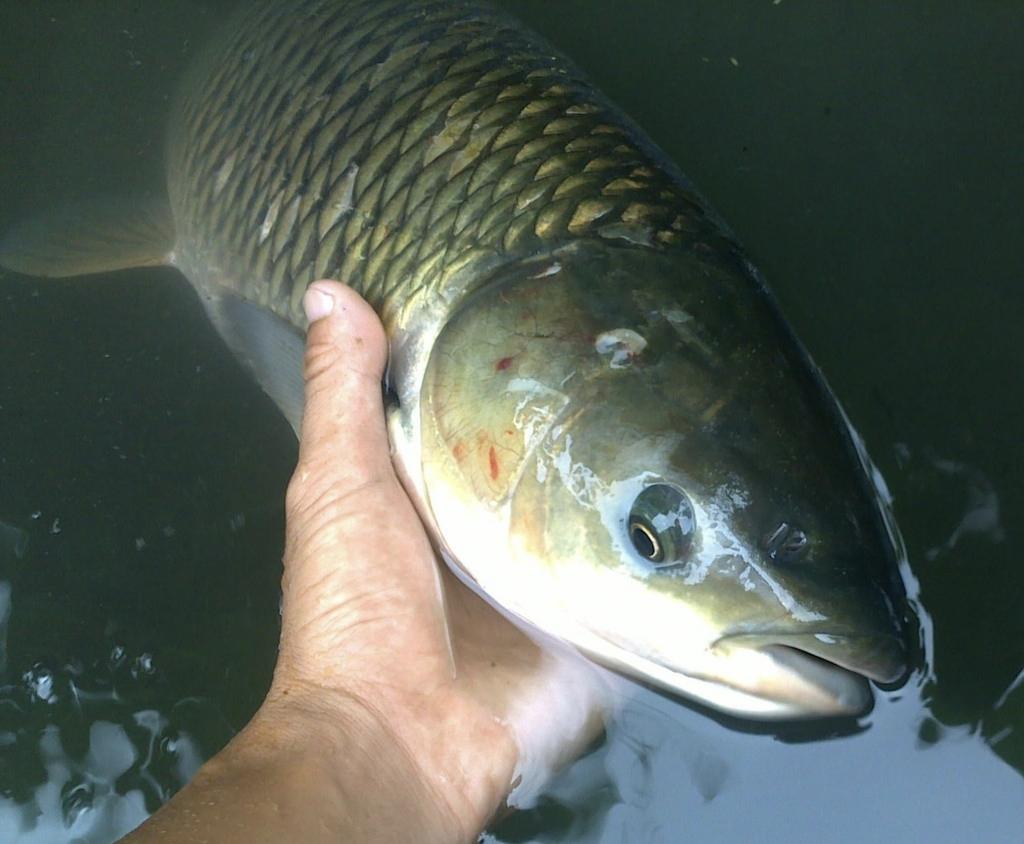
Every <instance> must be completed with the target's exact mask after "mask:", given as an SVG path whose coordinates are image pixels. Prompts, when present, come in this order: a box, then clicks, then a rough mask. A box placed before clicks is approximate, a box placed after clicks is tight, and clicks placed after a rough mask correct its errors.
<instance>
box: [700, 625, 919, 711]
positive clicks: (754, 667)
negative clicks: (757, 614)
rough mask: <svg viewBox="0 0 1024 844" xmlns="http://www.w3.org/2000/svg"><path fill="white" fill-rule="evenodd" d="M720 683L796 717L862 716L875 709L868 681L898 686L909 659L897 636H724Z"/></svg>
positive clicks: (719, 646)
mask: <svg viewBox="0 0 1024 844" xmlns="http://www.w3.org/2000/svg"><path fill="white" fill-rule="evenodd" d="M711 650H712V652H713V653H714V654H715V656H716V657H717V658H719V659H720V660H722V661H723V663H724V664H723V665H722V669H723V671H722V674H720V676H719V681H720V682H725V683H727V684H728V685H730V686H732V687H733V688H735V689H737V690H738V691H741V692H743V693H746V694H749V695H753V696H755V697H758V698H761V699H763V700H765V701H772V702H773V703H775V704H776V705H777V706H778V707H779V711H780V714H783V713H788V714H789V715H790V716H796V717H812V718H813V717H831V716H858V715H862V714H864V713H865V712H867V710H869V709H870V708H871V705H872V702H873V695H872V692H871V688H870V686H869V684H868V680H874V681H876V682H879V683H894V682H896V681H898V680H900V679H901V678H902V677H903V676H904V675H905V673H906V670H907V668H906V656H905V653H904V649H903V645H902V643H901V642H900V640H899V639H898V638H897V637H895V636H892V635H888V634H881V635H864V634H847V633H834V632H824V631H819V632H801V633H792V632H788V631H779V632H772V631H763V632H757V633H750V632H745V633H738V634H732V635H727V636H723V637H722V638H721V639H719V640H718V641H717V642H715V644H714V645H713V646H712V648H711Z"/></svg>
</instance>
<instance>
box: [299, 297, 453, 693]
mask: <svg viewBox="0 0 1024 844" xmlns="http://www.w3.org/2000/svg"><path fill="white" fill-rule="evenodd" d="M303 305H304V307H305V309H306V314H307V317H308V318H309V320H310V326H309V332H308V335H307V338H306V358H305V381H306V407H305V411H304V414H303V420H302V430H301V432H300V439H301V443H300V446H299V461H298V465H297V466H296V468H295V473H294V474H293V476H292V480H291V483H290V484H289V485H288V493H287V499H286V519H285V522H286V541H285V559H284V578H283V581H282V587H283V597H282V631H281V661H279V666H280V665H281V664H282V661H283V662H284V663H285V668H284V669H283V671H284V673H287V671H289V670H290V671H293V672H295V671H298V672H300V673H302V674H305V675H308V676H312V677H320V678H321V679H322V678H323V676H324V672H325V671H326V670H328V669H326V668H325V666H329V665H331V664H332V663H333V662H335V661H337V659H338V655H339V654H344V655H345V670H346V671H347V672H349V674H350V675H362V676H363V677H364V678H366V677H369V676H371V675H373V674H374V672H378V671H380V670H381V667H382V666H385V667H386V666H387V665H388V664H389V662H388V661H387V660H384V659H379V658H378V656H379V655H378V654H377V652H376V651H377V649H379V648H381V647H382V646H385V645H386V646H388V647H397V648H399V650H401V651H402V652H403V653H406V654H413V653H414V654H417V655H421V654H424V653H425V655H426V656H429V657H430V658H429V659H421V660H420V664H421V667H422V668H423V670H424V671H429V672H433V673H434V674H435V675H439V674H440V672H441V669H442V667H444V666H447V665H448V663H449V662H450V659H451V657H450V652H449V646H448V644H447V642H448V640H447V629H446V627H445V624H444V614H443V606H442V604H441V601H440V594H441V589H440V584H439V581H438V574H437V570H436V568H435V565H434V557H433V553H432V550H431V547H430V543H429V541H428V539H427V536H426V534H425V533H424V531H423V528H422V526H421V524H420V522H419V520H418V518H417V515H416V512H415V510H414V509H413V506H412V504H411V502H410V501H409V499H408V497H407V496H406V495H405V493H404V491H403V489H402V487H401V484H400V483H399V481H398V477H397V475H396V474H395V472H394V469H393V467H392V464H391V453H390V450H389V447H388V436H387V429H386V427H385V420H384V401H383V395H382V391H381V378H382V376H383V374H384V365H385V363H386V360H387V339H386V336H385V334H384V328H383V326H382V325H381V323H380V320H379V319H378V318H377V315H376V314H375V313H374V311H373V309H372V308H371V307H370V306H369V305H368V304H367V303H366V302H365V301H364V300H363V299H362V297H360V296H359V294H357V293H356V292H355V291H354V290H352V289H351V288H349V287H347V286H345V285H343V284H340V283H338V282H334V281H317V282H314V283H313V284H311V285H310V287H309V289H308V290H307V292H306V295H305V298H304V299H303ZM353 634H355V636H356V637H358V636H365V637H366V638H367V641H360V642H358V643H357V642H356V641H354V640H353V638H352V637H353ZM360 660H361V661H360ZM360 666H361V667H360Z"/></svg>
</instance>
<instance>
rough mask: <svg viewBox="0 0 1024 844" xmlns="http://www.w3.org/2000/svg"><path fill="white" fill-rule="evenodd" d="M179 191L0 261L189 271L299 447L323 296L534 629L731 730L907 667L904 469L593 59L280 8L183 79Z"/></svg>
mask: <svg viewBox="0 0 1024 844" xmlns="http://www.w3.org/2000/svg"><path fill="white" fill-rule="evenodd" d="M168 127H169V128H168V132H167V147H166V162H167V168H166V175H167V178H166V188H167V190H166V195H165V196H164V195H161V196H155V197H154V196H138V197H107V198H104V199H99V200H95V201H85V202H82V203H78V204H73V205H70V206H68V207H66V208H64V209H62V210H59V211H56V212H53V213H51V214H48V215H43V216H42V217H39V218H37V219H34V220H29V221H27V222H25V223H23V224H20V225H18V226H16V227H15V228H14V229H12V230H11V231H10V232H9V233H8V234H7V235H6V236H5V237H4V239H3V240H2V242H0V264H2V265H3V266H4V267H6V268H8V269H10V270H13V271H18V272H23V273H28V274H32V275H36V276H48V277H67V276H75V275H82V274H89V273H97V272H107V271H113V270H117V269H123V268H128V267H140V266H157V265H169V266H173V267H176V268H177V269H178V270H180V271H181V273H182V274H183V275H184V276H185V278H187V280H188V281H189V282H190V283H191V285H192V286H193V287H194V288H195V290H196V292H197V293H198V296H199V298H200V300H201V301H202V303H203V306H204V307H205V310H206V313H207V314H208V316H209V318H210V319H211V321H212V323H213V324H214V326H216V328H217V330H218V331H219V333H220V334H221V336H222V337H223V338H224V340H225V342H226V344H227V346H228V347H229V348H230V349H231V350H232V351H233V352H234V353H235V354H236V355H237V356H238V357H239V359H241V360H242V361H243V363H244V364H245V365H246V366H247V368H248V369H249V370H250V372H251V373H252V374H253V376H254V377H255V378H256V380H257V381H258V382H259V384H260V385H261V386H262V388H263V389H264V390H265V391H266V392H267V394H268V395H269V396H270V397H271V398H272V399H273V400H274V402H275V403H276V404H277V406H278V407H279V408H280V410H281V411H282V413H283V414H284V415H285V417H286V418H287V419H288V420H289V422H290V423H291V425H292V426H293V428H294V429H295V431H296V432H298V431H299V426H300V423H301V415H302V401H303V398H302V396H303V391H302V366H301V361H302V356H303V346H304V331H305V329H306V327H307V326H306V322H305V317H304V315H303V313H302V307H301V302H302V297H303V294H304V292H305V290H306V288H307V286H308V285H309V284H310V283H311V282H313V281H314V280H316V279H319V278H324V277H329V278H338V279H342V280H344V281H345V282H346V283H348V284H349V285H351V286H352V287H353V288H355V289H356V290H357V291H358V292H359V293H361V294H362V295H363V296H364V297H365V298H366V299H367V300H368V301H369V302H370V304H371V305H372V306H373V307H374V308H375V310H376V311H377V313H378V314H379V316H380V317H381V320H382V322H383V324H384V326H385V329H386V331H387V335H388V338H389V342H390V355H389V362H388V372H387V389H388V396H389V403H388V411H387V418H388V430H389V436H390V439H391V443H392V449H393V454H394V462H395V466H396V470H397V472H398V474H399V476H400V478H401V480H402V482H403V484H404V485H405V487H406V489H407V491H408V493H409V495H410V497H411V498H412V499H413V501H414V503H415V504H416V506H417V507H418V509H419V511H420V513H421V515H422V516H423V519H424V521H425V523H426V524H427V526H428V528H429V530H430V531H431V533H432V535H433V538H434V540H435V542H436V545H437V547H438V549H439V552H440V553H441V555H442V556H443V558H444V559H445V561H446V562H447V563H448V565H449V566H450V567H451V569H452V570H453V571H454V572H455V574H456V575H457V576H458V577H459V578H460V579H461V580H462V581H463V582H465V583H466V584H468V585H469V586H470V587H471V588H472V589H473V590H474V591H476V592H477V593H478V594H480V595H482V596H483V597H484V598H486V600H487V601H488V602H490V603H491V605H492V606H494V607H495V608H496V609H498V610H499V611H500V612H502V613H503V614H505V615H506V616H507V617H509V618H511V619H512V620H514V621H515V622H516V623H517V624H518V625H520V626H521V627H522V628H523V629H525V630H527V631H536V632H537V633H538V634H539V635H540V636H542V637H550V638H552V639H553V640H555V641H558V642H563V643H567V644H568V645H570V646H571V647H572V648H574V649H576V650H578V651H579V652H580V653H582V654H583V655H584V656H586V657H588V658H589V659H591V660H593V661H594V662H596V663H598V664H600V665H602V666H605V667H607V668H610V669H612V670H613V671H616V672H618V673H621V674H624V675H626V676H628V677H632V678H634V679H636V680H638V681H640V682H643V683H646V684H649V685H651V686H654V687H655V688H658V689H660V690H663V691H667V692H668V693H670V694H672V695H676V696H679V697H681V698H684V699H688V700H691V701H693V702H696V703H697V704H698V705H701V706H704V707H709V708H710V709H712V710H715V711H720V712H724V713H728V714H731V715H734V716H739V717H742V718H749V719H757V720H769V721H770V720H776V719H803V718H818V717H830V716H856V715H859V714H861V713H863V712H865V711H866V710H867V709H869V708H870V706H871V704H872V700H873V694H872V690H871V682H872V681H873V682H875V683H877V684H895V683H898V682H899V681H900V680H901V679H903V678H904V677H905V676H906V673H907V671H908V659H909V657H908V652H909V651H908V641H907V615H906V613H907V610H906V604H905V593H904V590H903V585H902V583H901V581H900V575H899V568H898V563H899V559H900V555H901V553H902V552H901V544H900V541H899V534H898V529H897V527H896V525H895V521H894V519H893V517H892V512H891V508H890V507H889V505H888V502H887V501H886V500H885V497H884V495H883V494H882V491H881V485H880V483H879V478H880V476H879V475H878V473H877V470H876V469H875V468H874V466H873V464H872V463H871V462H870V458H869V457H868V456H867V452H866V450H865V448H864V446H863V442H862V441H861V440H860V438H859V437H858V435H857V434H856V432H855V430H854V429H853V427H852V425H851V424H850V422H849V420H848V419H847V417H846V415H845V413H844V411H843V410H842V408H841V406H840V405H839V402H838V400H837V398H836V397H835V395H834V394H833V393H832V391H831V390H830V388H829V386H828V384H827V382H826V380H825V378H824V376H823V375H822V373H821V372H820V370H819V369H818V368H817V366H816V365H815V364H814V363H813V361H812V360H811V358H810V356H809V355H808V353H807V351H806V350H805V348H804V347H803V345H802V344H801V343H800V341H799V340H798V339H797V337H796V336H795V335H794V333H793V331H792V329H791V328H790V327H789V325H788V323H787V322H786V321H785V319H784V317H783V315H782V314H781V312H780V309H779V307H778V305H777V303H776V300H775V299H774V297H773V295H772V293H771V292H770V290H769V288H768V287H767V284H766V282H765V280H764V278H763V277H762V275H761V274H760V273H759V272H758V270H757V269H756V268H755V267H754V266H753V264H752V263H751V261H750V260H749V258H748V257H747V256H746V254H745V253H744V251H743V250H742V248H741V247H740V245H739V244H738V243H737V240H736V238H735V236H734V235H733V234H732V233H731V231H730V230H729V228H728V227H727V226H726V225H725V223H724V222H723V221H722V220H721V219H720V218H719V217H718V215H717V214H716V213H715V212H714V211H713V210H712V209H711V207H710V206H709V204H708V203H707V201H706V200H705V199H704V198H703V197H702V196H701V195H700V194H699V193H698V192H697V190H696V189H695V188H694V186H693V185H692V184H691V183H690V182H689V181H688V180H687V179H686V178H685V177H684V176H683V175H682V173H681V171H680V170H679V169H678V167H677V166H676V165H675V164H673V163H672V162H670V161H669V160H668V158H667V157H666V156H665V155H664V153H662V152H661V151H660V150H659V149H658V147H657V146H656V145H655V144H654V142H653V141H652V140H651V139H650V138H648V137H647V136H646V135H645V134H644V133H643V131H642V130H641V129H640V128H639V127H638V126H636V125H635V124H634V123H633V122H632V121H631V120H630V119H629V118H628V117H627V116H626V115H625V114H624V113H623V112H622V111H621V110H620V109H619V108H618V107H616V106H615V105H614V104H613V103H611V102H610V101H609V100H608V99H607V98H606V97H605V96H603V95H602V94H601V93H600V92H599V91H597V90H596V89H595V87H594V86H593V85H592V84H591V83H590V82H588V81H587V79H586V77H585V75H584V74H583V73H582V72H581V71H580V69H579V68H577V67H576V66H575V65H574V64H573V63H572V61H571V60H569V59H568V58H566V57H565V56H563V55H562V54H561V53H559V51H558V50H557V49H556V48H555V47H553V46H552V45H550V44H548V43H547V42H545V41H544V40H543V39H542V38H541V37H539V36H538V35H536V34H534V33H533V32H532V31H530V30H529V29H527V28H526V27H524V26H523V25H521V24H520V23H519V22H517V21H516V20H515V19H514V18H513V17H511V16H509V15H508V14H506V13H505V12H503V11H501V10H499V9H498V8H496V7H494V6H492V5H490V4H488V3H486V2H480V1H479V0H258V2H252V3H248V4H243V7H242V9H240V11H239V12H238V13H237V14H236V15H235V16H234V17H232V18H231V19H230V20H229V21H228V22H227V23H226V25H225V26H224V28H223V30H222V32H221V33H220V35H218V36H217V37H215V38H214V39H212V40H211V43H210V45H209V47H208V48H207V49H206V50H205V52H203V53H202V54H201V55H200V56H199V57H198V58H197V59H196V60H195V62H193V64H192V66H191V67H190V68H189V70H188V71H187V72H186V74H185V76H184V78H183V80H182V83H181V86H180V89H179V93H178V95H177V97H176V98H175V100H174V103H173V106H172V108H171V114H170V118H169V122H168Z"/></svg>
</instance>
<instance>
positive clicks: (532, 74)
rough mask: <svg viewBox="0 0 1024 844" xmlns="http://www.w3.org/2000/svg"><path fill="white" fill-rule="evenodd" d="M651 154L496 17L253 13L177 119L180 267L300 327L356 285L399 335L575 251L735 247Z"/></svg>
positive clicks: (540, 49)
mask: <svg viewBox="0 0 1024 844" xmlns="http://www.w3.org/2000/svg"><path fill="white" fill-rule="evenodd" d="M652 149H653V148H652V147H650V145H649V144H646V143H645V142H644V141H643V140H642V138H640V136H639V135H638V133H637V132H636V130H635V129H634V128H633V127H632V126H631V124H630V123H629V122H628V121H627V120H626V119H625V118H624V117H623V116H622V115H621V114H620V113H619V112H618V111H617V110H616V109H615V108H614V107H613V106H611V105H609V104H608V102H607V101H606V100H604V98H603V97H602V96H601V95H600V94H599V93H598V92H596V91H595V90H594V89H593V88H592V87H591V86H590V85H589V84H588V83H587V82H586V81H585V79H583V77H582V75H581V74H580V72H579V71H578V70H577V69H576V68H575V67H574V66H573V65H572V64H571V63H570V62H568V61H567V60H566V59H564V58H563V57H561V56H559V55H558V54H556V53H555V52H554V51H553V50H552V49H551V48H550V47H549V46H548V45H546V44H545V43H544V42H542V41H541V40H540V39H539V38H537V37H536V36H535V35H533V34H532V33H530V32H529V31H528V30H526V29H524V28H523V27H522V26H521V25H519V24H517V23H516V22H514V21H513V20H512V19H510V18H509V17H507V16H505V15H504V14H502V13H500V12H498V11H497V10H495V9H494V8H493V7H491V6H488V5H484V4H481V3H476V2H457V1H456V2H408V0H400V1H397V0H292V2H280V1H279V0H273V1H272V2H262V3H259V4H251V5H246V6H245V7H244V9H243V12H242V14H241V15H240V16H238V17H236V18H235V19H234V20H233V21H232V22H231V25H230V26H229V27H228V28H227V32H226V35H225V37H224V38H223V40H220V41H217V42H216V43H214V44H213V45H211V50H210V52H209V53H208V54H207V57H206V58H205V59H204V60H203V61H201V62H200V63H198V65H197V67H196V69H195V71H194V72H193V74H192V77H191V79H190V80H189V81H188V82H187V84H186V85H185V86H184V88H183V93H182V96H181V97H180V100H179V103H178V114H177V115H176V119H174V120H172V137H171V144H170V156H171V162H170V163H171V166H170V169H169V181H170V185H169V187H170V192H171V198H172V208H173V211H174V216H175V222H176V226H177V231H178V247H179V249H178V252H179V254H178V262H179V264H180V265H182V266H183V268H184V269H185V270H186V272H187V273H189V274H190V275H192V276H193V277H194V276H195V275H196V274H198V275H203V274H206V275H211V276H214V277H218V276H219V277H220V278H221V283H224V281H223V280H224V279H227V280H228V281H227V283H229V284H232V285H236V286H238V288H239V291H238V292H240V293H241V294H242V295H243V296H245V298H247V299H249V300H250V301H253V302H255V303H257V304H260V305H265V306H268V307H270V308H271V309H272V310H274V311H275V312H276V313H277V314H279V315H280V316H282V317H285V318H286V319H288V320H289V321H291V322H293V323H295V324H301V323H302V318H301V310H300V302H301V296H302V292H303V291H304V289H305V287H306V285H307V284H308V283H309V282H310V281H312V280H314V279H315V278H319V277H324V276H331V277H339V278H342V279H344V280H346V281H347V282H349V283H350V284H352V285H354V286H355V287H356V288H357V289H359V290H360V291H361V292H362V293H363V294H364V295H365V296H366V297H367V298H368V299H369V300H370V301H371V303H373V304H374V305H375V306H376V307H377V308H378V310H379V311H381V313H382V314H383V315H384V317H385V320H386V321H387V322H391V323H392V324H393V321H394V320H395V319H396V318H397V317H398V315H399V311H400V309H403V308H406V307H408V306H409V304H410V302H415V301H416V300H417V299H421V298H422V297H424V296H430V295H435V294H440V295H445V294H446V293H450V292H451V291H450V290H447V289H446V288H448V286H449V285H450V284H451V283H452V280H453V279H454V278H456V277H459V278H463V279H464V278H466V277H467V273H468V274H469V276H483V275H485V274H486V273H487V272H488V271H489V270H491V269H493V268H495V267H496V266H499V265H501V264H504V263H506V262H508V261H512V260H516V259H521V258H524V257H529V256H533V255H537V254H543V253H545V252H548V251H550V250H551V249H552V248H554V247H556V246H557V245H559V244H560V243H563V242H565V241H567V240H571V239H574V238H583V237H603V238H612V239H626V240H628V241H631V242H633V243H640V244H646V245H649V246H650V247H651V248H655V249H661V248H666V247H671V246H673V245H675V244H684V245H685V244H690V245H697V246H700V245H702V244H704V243H707V242H709V241H711V240H712V239H718V238H720V237H721V234H720V232H719V229H718V227H717V226H716V225H715V224H714V223H713V222H711V220H710V219H709V218H708V217H707V216H706V214H705V212H704V210H703V208H702V204H701V202H700V200H699V198H698V197H697V196H696V195H695V194H694V193H692V191H690V190H689V189H688V188H687V187H686V186H685V185H684V184H682V182H681V180H679V179H676V178H675V177H673V176H672V175H670V174H669V173H667V172H665V171H664V170H662V169H661V167H660V166H659V164H658V162H657V158H658V156H657V154H656V153H654V152H651V151H650V150H652ZM190 265H191V266H190ZM225 267H230V268H231V272H230V273H228V272H225V271H224V268H225ZM190 270H191V271H190ZM231 279H241V280H240V281H232V280H231ZM194 280H195V279H194Z"/></svg>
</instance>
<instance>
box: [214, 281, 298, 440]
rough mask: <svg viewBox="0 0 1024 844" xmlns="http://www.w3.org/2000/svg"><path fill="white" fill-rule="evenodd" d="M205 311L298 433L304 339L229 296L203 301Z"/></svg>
mask: <svg viewBox="0 0 1024 844" xmlns="http://www.w3.org/2000/svg"><path fill="white" fill-rule="evenodd" d="M206 310H207V313H209V315H210V319H211V320H212V321H213V324H214V326H215V327H216V328H217V331H218V332H219V333H220V336H221V337H223V338H224V342H225V343H227V345H228V348H229V349H231V351H232V352H234V354H235V356H236V357H238V359H239V360H240V361H241V362H242V365H243V366H244V367H245V368H246V369H248V370H249V372H250V373H251V374H252V376H253V377H254V378H255V379H256V382H257V383H258V384H259V385H260V386H261V387H262V388H263V391H264V392H265V393H266V394H267V395H268V396H270V398H271V399H273V401H274V404H276V405H277V406H278V408H279V409H280V410H281V412H282V413H283V414H284V416H285V418H286V419H287V420H288V422H289V423H290V424H291V426H292V429H293V430H294V431H295V433H296V434H298V433H299V426H300V425H301V424H302V407H303V403H304V401H305V392H304V389H305V388H304V384H303V380H302V357H303V354H304V353H305V348H306V339H305V337H303V336H302V333H301V332H300V331H299V330H298V329H297V328H295V327H294V326H293V325H292V324H291V323H289V322H286V321H285V320H283V319H281V318H280V317H279V316H277V315H276V314H274V313H272V312H271V311H268V310H267V309H266V308H262V307H260V306H259V305H254V304H253V303H252V302H248V301H246V300H245V299H243V298H241V297H240V296H237V295H235V294H233V293H228V292H224V293H220V294H218V295H215V296H213V297H212V298H211V299H209V300H207V301H206Z"/></svg>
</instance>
